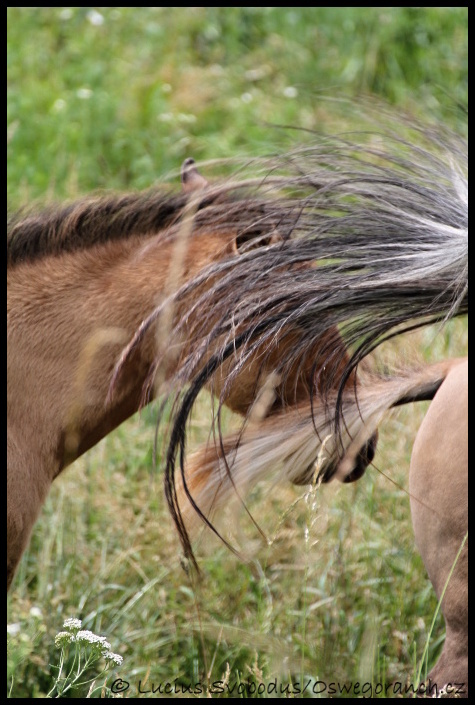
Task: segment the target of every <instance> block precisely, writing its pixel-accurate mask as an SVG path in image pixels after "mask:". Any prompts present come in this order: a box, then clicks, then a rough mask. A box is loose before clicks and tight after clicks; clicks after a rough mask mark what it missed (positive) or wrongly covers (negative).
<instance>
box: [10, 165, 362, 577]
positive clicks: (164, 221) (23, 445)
mask: <svg viewBox="0 0 475 705" xmlns="http://www.w3.org/2000/svg"><path fill="white" fill-rule="evenodd" d="M182 185H183V193H182V194H181V195H170V194H166V193H163V192H150V193H145V194H129V195H124V196H105V197H100V198H88V199H85V200H82V201H79V202H78V203H74V204H72V205H70V206H66V207H63V208H59V209H50V210H49V211H45V212H42V213H40V214H27V215H20V216H17V217H16V218H14V219H13V221H12V223H11V225H10V232H9V239H8V249H7V258H8V358H7V359H8V427H7V445H8V561H7V581H8V585H10V582H11V580H12V578H13V575H14V572H15V569H16V566H17V564H18V561H19V559H20V557H21V555H22V553H23V551H24V549H25V547H26V545H27V542H28V540H29V536H30V533H31V530H32V527H33V525H34V523H35V521H36V518H37V516H38V513H39V511H40V509H41V506H42V504H43V502H44V500H45V498H46V496H47V494H48V491H49V488H50V486H51V483H52V482H53V480H54V479H55V478H56V477H57V476H58V475H59V474H60V473H61V471H62V470H63V469H64V468H65V467H66V466H68V465H69V464H70V463H72V462H73V461H74V460H75V459H76V458H77V457H79V456H80V455H81V454H82V453H84V452H85V451H87V450H88V449H89V448H91V447H92V446H93V445H94V444H96V443H97V442H98V441H99V440H100V439H101V438H103V437H104V436H105V435H106V434H108V433H109V432H110V431H111V430H112V429H114V428H115V427H116V426H118V425H119V424H120V423H121V422H122V421H124V420H125V419H127V418H128V417H129V416H130V415H131V414H133V413H134V412H135V411H136V410H137V409H138V408H139V407H140V406H141V404H143V403H145V402H146V401H148V400H150V399H151V398H152V397H153V396H155V395H156V394H157V393H158V392H162V391H163V389H164V388H165V385H166V382H167V381H168V380H169V379H170V378H171V377H172V376H173V375H174V374H175V372H176V370H177V368H178V367H179V365H180V363H181V360H182V359H183V357H184V356H186V355H187V354H188V347H189V345H188V343H189V340H188V339H189V336H190V334H188V333H187V332H186V331H183V330H181V331H180V332H179V333H177V334H176V335H172V334H171V329H172V328H173V327H174V326H175V325H176V322H177V321H179V320H181V319H182V318H183V316H184V315H187V317H188V321H189V327H190V330H192V329H193V316H194V317H196V318H199V320H200V322H203V321H205V320H206V321H207V325H209V326H210V327H212V325H213V324H214V318H213V307H212V306H211V307H207V308H206V309H201V310H195V312H194V313H193V315H190V314H189V313H188V311H189V310H190V309H191V308H192V302H193V301H194V298H192V297H191V295H190V297H187V296H184V297H181V299H180V300H177V301H174V300H173V297H172V295H173V294H174V293H175V292H176V291H177V290H179V289H180V286H183V283H185V284H186V282H188V281H190V280H193V279H196V277H197V276H198V275H199V274H200V273H203V272H204V274H203V275H202V282H201V284H200V285H199V286H198V288H197V291H198V293H203V292H204V291H206V289H207V288H210V287H211V286H212V283H213V278H212V277H211V278H207V276H206V271H207V269H209V267H210V266H211V265H213V264H214V265H216V263H224V265H225V266H226V267H232V266H233V263H234V262H236V261H237V260H238V259H239V258H240V257H241V256H242V253H243V252H245V251H246V250H248V249H249V248H253V247H262V248H264V249H265V248H266V247H275V246H276V243H279V242H280V241H281V239H282V236H281V235H280V234H279V229H280V230H282V229H283V228H289V227H291V225H292V222H291V219H290V215H291V214H290V209H289V208H287V209H286V208H284V207H281V205H279V204H278V203H275V202H266V201H262V202H261V201H260V200H259V199H257V198H255V197H254V198H253V197H251V196H249V195H246V194H243V193H239V192H238V193H234V195H230V191H231V190H232V189H231V187H230V186H227V185H226V186H223V187H219V186H216V187H212V186H209V185H208V184H207V182H206V181H205V179H204V178H203V177H202V176H201V175H200V174H199V173H198V171H197V170H196V168H195V166H194V162H193V160H187V161H186V162H185V163H184V165H183V168H182ZM289 214H290V215H289ZM195 295H196V290H195V291H194V292H193V297H194V296H195ZM160 302H162V308H161V313H162V315H161V317H160V318H159V320H158V322H157V325H156V326H154V328H153V330H148V331H147V332H146V333H144V334H143V335H142V336H141V339H140V344H137V345H136V347H135V349H134V352H133V354H131V355H130V356H129V357H128V359H127V361H126V362H125V363H124V365H123V366H122V368H121V375H120V379H119V380H118V381H117V382H116V383H115V384H114V393H113V394H112V395H111V394H109V395H108V392H109V388H110V384H111V378H112V374H113V371H114V368H115V366H116V364H117V362H118V360H119V359H120V354H121V351H122V349H123V347H124V345H125V343H126V342H127V341H128V340H129V339H130V338H131V337H132V335H133V333H134V331H135V330H136V329H137V328H138V327H139V325H140V323H141V321H142V320H143V319H144V318H146V317H147V316H148V314H149V313H150V312H151V311H153V310H154V309H155V307H156V306H157V304H158V303H160ZM287 332H288V334H289V338H288V341H287V343H286V344H287V345H291V344H293V342H294V339H295V337H296V335H297V334H298V331H297V329H295V328H294V327H292V325H289V326H287ZM330 340H331V344H332V346H334V348H335V350H338V351H339V354H341V359H342V360H343V361H345V359H346V358H345V351H344V346H343V342H342V340H341V338H339V336H338V334H337V332H336V331H333V333H331V334H329V335H327V336H326V337H324V338H322V340H321V341H319V342H317V343H316V344H315V346H314V348H313V355H312V357H311V358H310V359H309V360H308V361H305V360H301V359H299V360H298V362H297V364H296V365H295V367H294V372H293V373H292V372H290V371H288V374H287V375H286V380H285V383H282V384H277V385H276V388H275V390H274V391H275V399H274V400H273V402H272V405H271V406H272V408H269V409H267V410H266V413H273V412H275V411H276V410H277V409H278V408H279V407H282V405H284V404H291V403H295V402H296V401H299V400H302V399H304V398H307V397H308V394H309V391H310V388H311V381H310V377H311V372H312V369H313V366H314V364H315V360H318V359H319V348H322V349H325V348H326V347H327V346H328V345H329V342H330ZM157 350H158V352H159V353H160V354H161V363H160V366H159V370H158V375H157V374H155V372H156V370H155V369H154V368H153V365H152V363H153V361H154V358H155V356H156V354H157ZM276 356H277V352H276V350H274V351H271V352H268V351H266V350H265V349H264V348H262V349H261V350H257V351H256V355H255V361H250V362H249V364H248V365H247V366H246V368H245V369H244V370H243V371H242V374H241V375H239V379H238V380H237V383H236V384H234V385H233V386H232V388H230V389H228V388H227V387H226V384H225V380H226V369H225V366H223V367H222V368H221V369H219V370H217V372H216V374H215V375H214V378H213V379H212V380H210V385H211V386H212V387H213V389H214V391H215V392H216V393H217V394H220V395H222V396H223V397H224V398H225V402H226V404H227V405H228V406H229V407H230V408H231V409H232V410H234V411H236V412H238V413H240V414H246V413H247V411H248V410H249V408H250V407H251V406H252V404H253V401H254V398H255V396H256V394H257V392H258V389H259V387H260V386H261V384H262V381H263V380H264V379H265V378H266V376H267V374H268V373H270V372H271V371H272V370H274V369H275V367H276V364H277V357H276ZM227 364H228V365H230V364H232V358H231V359H230V360H229V361H228V363H227ZM151 366H152V368H153V369H152V372H153V374H152V373H151ZM152 377H153V384H152V383H151V382H150V380H151V378H152ZM225 387H226V389H225ZM144 388H145V391H144ZM370 460H371V458H370V457H367V456H366V455H365V453H363V454H362V456H361V458H360V459H358V465H361V466H366V464H367V462H369V461H370Z"/></svg>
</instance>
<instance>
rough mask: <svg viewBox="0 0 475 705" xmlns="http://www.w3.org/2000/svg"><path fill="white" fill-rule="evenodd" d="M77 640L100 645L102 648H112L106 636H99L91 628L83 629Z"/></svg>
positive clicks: (77, 635)
mask: <svg viewBox="0 0 475 705" xmlns="http://www.w3.org/2000/svg"><path fill="white" fill-rule="evenodd" d="M76 641H78V642H83V643H86V644H90V645H91V646H99V647H100V648H101V649H106V650H107V649H110V648H111V645H110V644H109V642H108V641H107V640H106V638H105V636H98V635H97V634H94V633H93V632H91V631H89V629H83V630H81V631H80V632H78V633H77V634H76Z"/></svg>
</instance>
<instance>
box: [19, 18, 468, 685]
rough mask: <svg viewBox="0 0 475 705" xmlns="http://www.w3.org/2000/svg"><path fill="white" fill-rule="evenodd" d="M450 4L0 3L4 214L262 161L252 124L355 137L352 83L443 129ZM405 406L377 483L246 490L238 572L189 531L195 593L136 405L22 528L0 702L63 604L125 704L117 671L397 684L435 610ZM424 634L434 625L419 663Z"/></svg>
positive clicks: (452, 66) (453, 34) (461, 124)
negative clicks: (101, 643) (218, 165)
mask: <svg viewBox="0 0 475 705" xmlns="http://www.w3.org/2000/svg"><path fill="white" fill-rule="evenodd" d="M467 14H468V13H467V8H457V7H455V8H450V7H445V8H411V7H401V8H368V7H366V8H330V7H328V8H323V7H322V8H302V7H278V8H277V7H268V8H204V7H192V8H163V7H162V8H160V7H155V8H113V7H97V8H87V7H86V8H69V7H50V8H13V7H10V8H8V10H7V18H8V33H7V48H8V107H7V119H8V125H7V149H8V185H7V191H8V201H9V207H10V208H12V209H15V208H18V207H21V206H25V205H29V204H30V203H31V202H32V201H49V200H61V199H63V198H71V197H75V196H77V195H79V194H83V193H86V192H89V191H92V190H96V189H120V190H124V189H141V188H148V187H149V186H151V185H153V184H157V183H160V181H161V180H162V179H163V178H166V177H169V178H172V179H176V172H177V170H178V169H179V166H180V164H181V162H182V161H183V159H184V158H186V157H188V156H193V157H194V158H195V159H197V160H209V159H226V158H232V157H238V156H242V155H246V156H249V155H255V154H265V153H268V152H275V151H276V149H279V144H280V142H279V140H280V132H279V130H277V129H274V128H272V127H271V125H294V126H296V127H300V128H304V129H310V130H315V129H317V130H322V131H325V132H329V133H331V132H334V131H338V130H339V129H342V128H343V129H344V128H348V127H350V128H355V127H357V126H356V125H354V124H351V123H350V124H349V123H348V122H345V113H346V108H345V105H346V106H351V103H352V102H353V101H354V102H355V103H358V101H359V100H360V99H361V97H362V96H365V97H370V98H375V99H377V100H378V101H382V103H383V104H384V105H386V106H387V105H389V107H390V109H392V107H394V110H395V111H401V110H402V111H407V112H409V113H410V114H413V115H415V116H416V117H417V118H421V119H423V120H424V121H427V122H428V123H431V122H438V121H441V122H443V123H444V124H445V125H447V126H448V127H449V128H453V129H455V130H461V131H465V129H466V128H465V122H466V106H467V45H468V17H467ZM341 100H344V101H346V102H345V103H343V107H342V104H340V101H341ZM176 185H177V187H178V181H176ZM465 343H466V326H465V323H464V322H463V321H461V322H460V321H458V322H456V324H455V327H451V328H449V329H446V331H445V333H444V334H443V335H441V336H440V335H439V336H438V337H437V338H436V339H435V338H434V332H433V331H432V332H431V331H430V330H429V331H423V332H422V333H420V334H418V337H417V338H416V341H415V342H414V341H413V343H412V347H410V350H411V354H412V353H413V352H414V350H417V351H418V352H421V353H422V354H423V355H424V356H425V357H426V359H433V358H437V357H439V358H440V357H441V356H443V355H455V354H460V353H461V352H463V350H464V347H465ZM395 345H396V349H397V350H399V352H397V356H396V359H406V348H404V344H403V343H402V342H400V341H396V342H395ZM398 346H399V348H398ZM409 357H410V355H409ZM206 403H207V402H202V405H201V406H200V405H198V409H197V414H196V418H195V421H194V425H193V427H192V430H191V433H192V437H193V439H194V440H195V441H196V443H199V442H202V441H203V440H204V439H206V438H207V433H208V429H209V415H208V412H209V407H208V406H206ZM423 406H424V405H418V406H417V408H416V407H414V408H409V407H408V408H407V409H402V410H401V411H400V412H399V414H398V416H397V417H396V418H395V419H394V420H392V421H388V422H387V423H386V424H385V425H384V428H383V429H382V430H381V436H380V443H379V447H378V456H377V459H376V465H377V467H378V468H381V469H382V470H383V471H384V473H385V475H387V476H389V477H390V478H391V481H390V480H388V479H387V477H385V476H384V475H381V474H379V473H378V472H376V471H375V470H374V469H372V470H371V471H368V472H367V473H366V475H365V477H364V478H363V480H362V481H361V482H358V483H355V484H354V485H352V486H346V485H345V486H342V485H338V486H337V485H330V486H328V487H325V488H324V490H322V491H319V492H318V494H317V495H316V496H309V495H308V494H306V493H305V492H304V493H303V494H302V490H301V489H299V488H294V487H286V488H275V487H272V488H270V491H266V490H265V489H264V490H263V489H258V490H257V491H256V493H255V494H254V496H253V498H252V499H251V503H250V506H251V511H252V512H253V513H254V515H255V517H256V518H257V520H258V522H259V525H260V526H261V527H262V528H263V530H264V531H265V532H266V534H267V536H269V537H271V538H272V543H271V544H270V545H265V542H263V541H262V540H261V537H260V536H259V535H258V534H257V532H256V531H255V529H254V528H253V527H252V526H251V527H247V528H246V529H242V530H241V531H242V532H243V533H242V534H240V535H239V538H240V539H241V542H244V544H245V545H247V548H248V549H249V551H250V553H251V556H252V559H251V560H250V562H249V563H248V564H244V563H241V562H240V561H239V560H238V559H237V558H236V557H235V556H234V555H232V554H231V553H230V552H229V551H228V550H227V549H226V548H225V547H223V546H222V545H221V544H220V543H219V542H213V541H210V540H209V537H205V539H204V541H201V543H200V545H199V547H198V557H199V560H200V565H201V567H202V570H203V575H204V580H203V583H202V584H201V585H200V586H197V585H196V584H194V583H192V582H191V581H190V578H189V576H187V575H186V573H185V572H184V571H183V570H182V568H181V565H180V547H179V545H178V541H177V538H176V535H175V531H174V527H173V526H172V522H171V520H170V517H169V515H168V511H167V507H166V506H165V502H164V499H163V490H162V486H161V483H162V478H161V474H160V472H158V471H157V470H156V469H155V467H154V465H153V462H152V445H153V437H154V430H155V420H156V411H155V410H154V409H153V408H151V407H148V408H147V409H146V410H144V411H143V412H142V414H141V415H140V416H136V417H134V418H133V419H131V420H130V421H128V422H126V424H124V425H123V426H122V427H121V428H119V429H118V430H117V431H116V432H114V433H113V434H110V435H109V436H108V437H107V438H106V439H104V441H103V442H101V443H100V444H99V445H98V446H96V448H94V449H93V450H92V451H90V453H88V454H86V455H85V456H84V457H83V458H81V459H80V460H79V461H78V462H77V463H75V465H74V467H73V468H71V469H70V470H68V471H67V472H65V473H64V474H63V476H62V477H61V478H60V480H59V481H58V482H56V483H55V486H54V487H53V490H52V492H51V495H50V497H49V499H48V501H47V503H46V505H45V507H44V510H43V512H42V514H41V517H40V519H39V521H38V523H37V525H36V527H35V531H34V534H33V537H32V541H31V545H30V548H29V549H28V551H27V552H26V554H25V556H24V558H23V560H22V563H21V566H20V569H19V572H18V575H17V577H16V579H15V583H14V587H13V590H12V592H11V594H10V596H9V605H8V610H9V611H8V622H9V625H10V628H9V646H8V680H7V691H8V693H9V695H10V696H11V697H44V695H45V694H46V693H47V692H48V691H49V690H50V688H51V687H52V684H53V682H54V676H55V674H56V673H57V671H55V669H54V665H57V664H58V661H59V654H58V650H57V649H55V646H54V636H55V634H56V633H57V632H58V631H59V630H60V629H61V627H62V622H63V620H64V619H65V618H66V617H80V618H81V619H82V620H83V627H84V628H86V629H91V630H93V631H95V632H96V633H98V634H104V635H105V636H106V637H107V638H108V640H109V641H110V642H111V644H112V648H113V650H114V651H116V652H119V653H120V654H122V655H123V656H124V665H123V667H122V668H121V669H119V671H118V672H117V673H116V674H115V676H111V677H110V679H109V681H108V682H109V684H110V681H111V680H112V679H113V677H116V676H117V675H120V676H121V677H122V678H124V679H127V680H129V681H130V683H131V689H130V691H128V692H127V693H125V694H124V696H125V697H128V696H140V694H138V693H137V692H136V688H135V685H134V684H136V683H137V682H138V680H139V679H142V681H143V682H144V681H146V680H147V679H148V680H147V682H148V683H149V687H150V686H151V685H152V683H155V685H157V684H158V683H159V682H162V683H163V682H170V681H171V682H174V679H176V682H178V683H185V684H186V683H190V682H192V681H194V682H200V683H203V684H205V686H206V688H209V687H210V684H211V683H212V682H213V681H215V680H219V679H224V681H226V679H227V682H229V683H230V684H231V685H232V684H236V683H240V682H243V683H248V684H254V685H255V686H257V685H258V684H260V683H270V682H272V681H273V679H276V680H277V681H278V682H279V683H282V684H284V685H285V684H287V685H288V686H289V687H290V686H294V685H295V684H296V683H297V682H300V683H302V682H304V679H305V682H307V681H308V680H309V679H310V682H311V683H312V684H313V683H315V682H316V681H317V680H319V679H320V680H323V681H325V682H327V683H329V682H330V681H339V682H342V683H348V682H350V681H355V680H359V681H367V682H370V683H372V684H375V683H381V682H382V683H388V682H392V681H394V680H399V681H401V682H403V683H405V682H406V681H412V680H414V678H415V677H416V675H417V673H418V670H419V666H420V663H421V655H422V653H423V650H424V646H425V643H426V639H427V634H428V628H429V625H430V623H431V620H432V617H433V615H434V612H435V610H436V600H435V596H434V594H433V590H432V587H431V585H430V583H429V582H428V579H427V576H426V574H425V570H424V567H423V565H422V562H421V560H420V558H419V556H418V554H417V552H416V551H415V549H414V538H413V534H412V527H411V519H410V512H409V499H408V495H407V491H406V488H407V469H408V464H409V458H410V452H411V446H412V440H413V438H414V435H415V432H416V430H417V428H418V425H419V424H420V421H421V419H422V417H423V413H424V408H423ZM200 411H201V412H202V416H201V419H200ZM246 532H247V533H246ZM243 537H244V538H243ZM246 537H247V538H246ZM246 542H247V543H246ZM443 638H444V629H443V623H442V620H441V619H440V616H439V618H438V619H437V621H436V625H435V628H434V633H433V634H432V635H431V638H430V647H429V667H430V666H431V665H432V663H433V662H434V660H435V658H436V657H437V654H438V652H440V648H441V644H442V642H443ZM425 667H426V665H424V668H425ZM423 672H424V670H423ZM89 675H92V676H94V672H92V674H89ZM103 680H104V679H102V680H101V681H100V682H98V686H101V685H102V683H103ZM206 688H205V689H206ZM145 689H146V688H145ZM87 692H88V686H86V687H85V688H83V689H82V690H79V691H78V692H77V693H75V694H77V695H81V696H85V695H86V694H87ZM99 695H100V690H99V691H95V693H94V697H98V696H99ZM226 695H227V693H226V692H224V693H219V692H218V693H214V695H213V697H226ZM323 695H324V694H323ZM203 696H204V694H203V695H202V697H203ZM383 696H384V692H383V694H382V695H379V697H383ZM145 697H147V695H145ZM282 697H285V694H284V695H283V696H282ZM334 697H338V694H337V695H335V696H334ZM349 697H354V694H350V695H349Z"/></svg>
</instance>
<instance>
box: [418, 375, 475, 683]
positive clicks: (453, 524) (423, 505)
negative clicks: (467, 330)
mask: <svg viewBox="0 0 475 705" xmlns="http://www.w3.org/2000/svg"><path fill="white" fill-rule="evenodd" d="M467 417H468V366H467V363H466V362H465V363H459V364H457V365H456V366H455V367H454V368H452V369H451V371H450V372H449V374H448V375H447V378H446V379H445V381H444V382H443V384H442V386H441V387H440V389H439V391H438V392H437V394H436V396H435V397H434V400H433V402H432V403H431V405H430V407H429V410H428V412H427V414H426V416H425V418H424V421H423V422H422V424H421V427H420V429H419V432H418V434H417V437H416V441H415V443H414V449H413V453H412V459H411V467H410V475H409V489H410V495H411V513H412V521H413V526H414V533H415V538H416V544H417V547H418V549H419V552H420V554H421V556H422V559H423V561H424V565H425V567H426V569H427V572H428V574H429V578H430V580H431V582H432V585H433V586H434V590H435V592H436V595H437V598H438V599H439V600H440V598H441V596H442V594H443V592H444V588H445V586H446V584H447V587H446V588H445V594H444V596H443V599H442V603H441V609H442V614H443V616H444V619H445V626H446V638H445V644H444V647H443V650H442V653H441V655H440V658H439V660H438V661H437V663H436V664H435V666H434V668H433V669H432V671H431V672H430V673H429V679H430V682H429V686H430V685H434V684H436V685H437V688H438V689H440V688H443V687H445V686H448V684H451V688H452V693H453V694H454V695H455V690H457V689H459V695H458V696H459V697H460V696H462V697H467V693H468V655H467V649H468V604H467V603H468V585H467V581H468V546H467V545H466V544H465V546H464V547H463V550H462V551H461V553H460V555H459V557H458V559H457V561H456V558H457V554H458V553H459V551H460V548H461V546H462V544H463V541H464V537H465V536H466V532H467V525H468V516H467V515H468V491H467V482H468V447H467V445H468V444H467ZM455 561H456V563H455ZM454 563H455V567H454ZM449 576H450V577H449ZM447 581H448V582H447ZM455 684H458V685H455ZM447 691H449V688H447Z"/></svg>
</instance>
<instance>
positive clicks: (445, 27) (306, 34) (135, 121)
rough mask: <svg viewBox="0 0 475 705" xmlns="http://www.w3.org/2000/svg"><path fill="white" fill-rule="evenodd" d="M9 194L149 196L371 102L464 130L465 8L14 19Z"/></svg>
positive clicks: (180, 11) (145, 12)
mask: <svg viewBox="0 0 475 705" xmlns="http://www.w3.org/2000/svg"><path fill="white" fill-rule="evenodd" d="M7 36H8V137H7V142H8V195H9V198H10V202H11V204H13V206H17V205H20V204H21V203H22V202H24V201H25V200H28V199H31V198H35V199H36V198H39V197H44V196H45V194H47V193H53V194H54V195H55V196H57V197H64V196H70V195H75V194H76V193H77V192H80V193H82V192H84V191H89V190H91V189H96V188H103V187H105V188H119V189H125V188H130V187H134V188H143V187H147V186H149V185H150V184H152V183H154V182H155V181H156V180H157V179H159V178H160V177H162V176H163V175H165V174H167V173H168V172H169V171H171V170H176V169H177V167H178V166H179V164H180V163H181V161H182V160H183V159H185V158H186V157H187V156H189V155H192V156H193V157H194V158H195V159H197V160H201V159H216V158H220V159H221V158H228V157H231V156H235V155H236V154H242V153H245V154H255V153H260V154H262V153H264V152H266V151H267V150H269V149H270V150H272V147H273V145H274V144H275V141H276V134H275V130H274V131H273V130H271V129H270V128H269V127H268V125H269V124H291V125H295V126H297V127H304V128H310V129H315V128H318V129H324V130H327V131H328V130H331V128H332V126H333V121H334V116H332V108H331V101H330V104H329V102H328V101H329V99H339V98H342V97H344V96H346V97H349V98H354V97H359V96H361V95H373V96H377V97H378V98H380V99H382V100H383V101H386V102H389V103H390V104H394V105H396V106H398V107H403V108H404V109H407V110H409V111H411V112H412V113H414V114H416V115H419V116H420V115H422V116H424V117H426V118H430V119H434V118H435V119H443V120H445V121H447V122H448V123H449V124H456V123H457V121H458V120H460V119H463V117H464V116H463V111H462V113H461V111H460V110H459V108H458V106H459V105H463V106H465V105H466V104H467V38H468V34H467V8H449V7H446V8H414V7H401V8H352V7H346V8H330V7H327V8H325V7H322V8H314V7H313V8H312V7H309V8H302V7H295V8H292V7H266V8H259V7H257V8H252V7H251V8H239V7H234V8H223V7H215V8H205V7H191V8H167V7H155V8H130V7H129V8H127V7H125V8H124V7H122V8H114V7H102V8H88V7H84V8H83V7H81V8H78V7H76V8H67V7H50V8H28V7H27V8H8V35H7Z"/></svg>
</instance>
